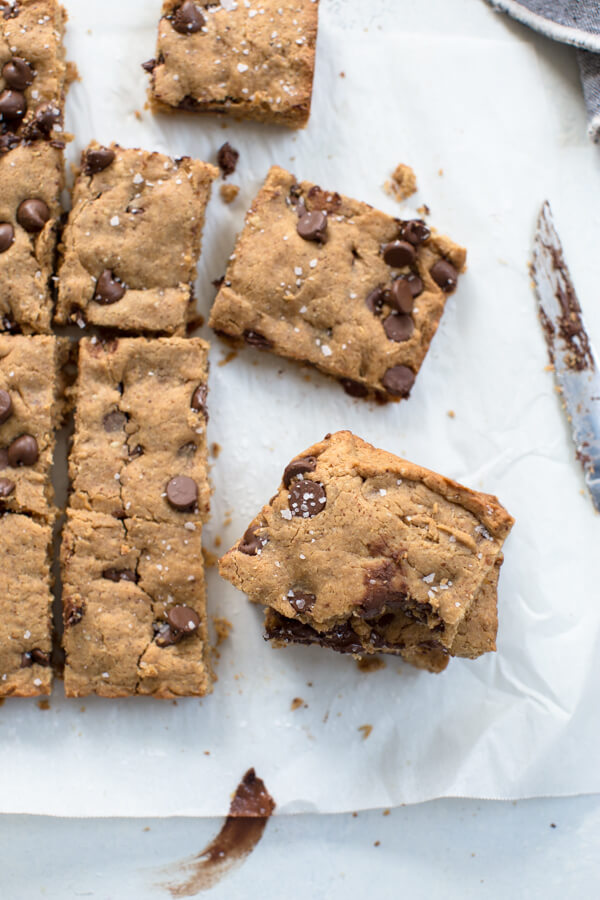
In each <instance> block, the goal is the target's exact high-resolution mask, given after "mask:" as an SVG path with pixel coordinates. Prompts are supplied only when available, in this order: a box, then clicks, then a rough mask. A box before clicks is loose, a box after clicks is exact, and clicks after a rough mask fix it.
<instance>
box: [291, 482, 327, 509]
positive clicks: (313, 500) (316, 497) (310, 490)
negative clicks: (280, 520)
mask: <svg viewBox="0 0 600 900" xmlns="http://www.w3.org/2000/svg"><path fill="white" fill-rule="evenodd" d="M326 501H327V494H326V493H325V488H324V487H323V485H322V484H319V482H318V481H306V479H302V480H301V481H300V480H298V481H294V483H293V484H292V485H291V487H290V493H289V497H288V505H289V508H290V510H291V513H292V515H293V516H299V517H300V518H302V519H311V518H312V517H313V516H316V515H317V514H318V513H320V512H321V511H322V510H323V509H325V503H326Z"/></svg>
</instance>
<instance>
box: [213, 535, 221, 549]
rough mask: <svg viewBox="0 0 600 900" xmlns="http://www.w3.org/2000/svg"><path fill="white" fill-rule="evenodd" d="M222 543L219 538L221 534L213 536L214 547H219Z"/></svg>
mask: <svg viewBox="0 0 600 900" xmlns="http://www.w3.org/2000/svg"><path fill="white" fill-rule="evenodd" d="M222 543H223V541H222V540H221V535H220V534H218V535H217V536H216V537H215V547H220V546H221V544H222Z"/></svg>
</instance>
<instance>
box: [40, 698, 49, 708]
mask: <svg viewBox="0 0 600 900" xmlns="http://www.w3.org/2000/svg"><path fill="white" fill-rule="evenodd" d="M37 705H38V706H39V708H40V709H50V701H49V700H38V702H37Z"/></svg>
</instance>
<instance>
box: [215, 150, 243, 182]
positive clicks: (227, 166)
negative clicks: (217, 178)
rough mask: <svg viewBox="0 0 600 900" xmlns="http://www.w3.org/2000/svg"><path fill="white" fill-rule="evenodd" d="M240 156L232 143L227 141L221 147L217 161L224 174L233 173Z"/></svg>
mask: <svg viewBox="0 0 600 900" xmlns="http://www.w3.org/2000/svg"><path fill="white" fill-rule="evenodd" d="M239 158H240V154H239V152H238V151H237V150H236V149H235V147H232V146H231V144H230V143H228V142H226V143H224V144H223V146H222V147H219V152H218V153H217V163H218V166H219V168H220V170H221V172H222V173H223V175H225V176H227V175H233V173H234V172H235V167H236V166H237V161H238V159H239Z"/></svg>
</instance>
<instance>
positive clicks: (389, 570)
mask: <svg viewBox="0 0 600 900" xmlns="http://www.w3.org/2000/svg"><path fill="white" fill-rule="evenodd" d="M364 584H365V593H364V596H363V598H362V601H361V603H360V606H359V607H358V610H357V612H358V614H359V615H361V616H362V617H364V618H365V619H372V618H373V617H375V616H378V615H380V614H381V613H382V612H384V610H387V611H389V610H404V607H405V604H406V599H407V596H408V595H407V586H406V581H405V579H404V576H403V572H402V565H401V564H400V563H399V562H397V561H392V560H386V561H385V562H382V563H379V564H377V565H376V566H374V567H371V568H368V569H366V570H365V574H364ZM378 624H381V620H380V621H379V623H378Z"/></svg>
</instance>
